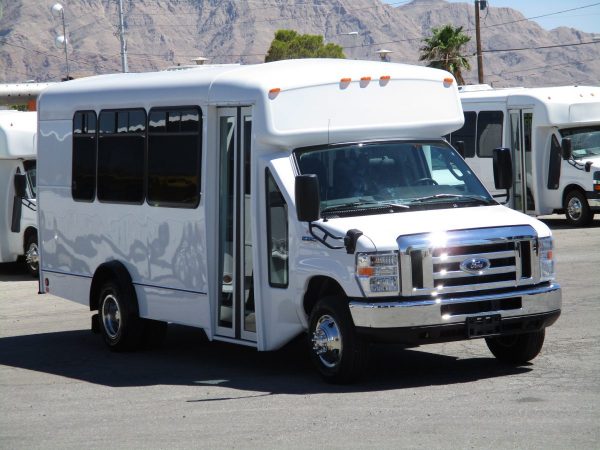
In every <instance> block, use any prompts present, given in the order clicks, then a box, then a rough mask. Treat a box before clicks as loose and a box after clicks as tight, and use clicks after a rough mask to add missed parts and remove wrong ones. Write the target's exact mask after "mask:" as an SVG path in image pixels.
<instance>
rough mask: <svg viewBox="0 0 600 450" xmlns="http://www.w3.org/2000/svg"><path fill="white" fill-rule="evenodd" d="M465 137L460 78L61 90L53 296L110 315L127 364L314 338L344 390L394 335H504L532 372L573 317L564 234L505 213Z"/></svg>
mask: <svg viewBox="0 0 600 450" xmlns="http://www.w3.org/2000/svg"><path fill="white" fill-rule="evenodd" d="M462 122H463V114H462V109H461V106H460V100H459V97H458V90H457V87H456V83H455V80H454V79H453V78H452V77H451V76H450V75H449V74H448V73H447V72H443V71H439V70H435V69H429V68H424V67H413V66H407V65H400V64H391V63H380V62H366V61H346V60H297V61H281V62H275V63H269V64H260V65H254V66H233V67H223V66H221V67H210V66H207V67H202V68H197V69H189V70H181V71H167V72H160V73H140V74H118V75H106V76H98V77H91V78H86V79H80V80H74V81H70V82H69V83H64V84H61V85H57V86H54V87H50V88H48V89H47V90H46V91H45V92H44V93H43V94H42V95H41V97H40V99H39V141H38V149H39V175H38V196H39V208H40V209H39V220H40V244H41V245H40V249H41V272H40V291H41V292H50V293H53V294H55V295H58V296H61V297H64V298H66V299H69V300H73V301H76V302H79V303H81V304H83V305H85V306H86V307H88V308H90V310H92V311H96V310H97V311H98V313H97V314H95V315H94V316H93V319H92V324H93V326H94V327H96V328H97V329H98V331H100V332H101V334H102V336H103V339H104V341H105V342H106V344H107V345H108V347H110V348H111V349H113V350H117V351H119V350H131V349H135V348H138V347H140V346H144V345H148V344H156V343H158V342H160V340H161V338H162V337H163V336H164V333H165V329H166V326H167V323H169V322H171V323H176V324H184V325H190V326H194V327H199V328H202V329H204V330H205V332H206V334H207V335H208V337H209V339H214V340H220V341H227V342H233V343H238V344H242V345H247V346H251V347H255V348H256V349H257V350H259V351H266V350H275V349H278V348H280V347H282V346H283V345H285V344H286V343H287V342H289V341H290V340H291V339H293V338H295V337H297V336H299V335H300V334H302V333H307V335H308V343H309V349H310V354H311V358H312V360H313V361H314V363H315V365H316V367H317V368H318V370H319V372H320V373H321V374H322V375H323V377H324V378H325V379H327V380H329V381H332V382H347V381H351V380H353V379H355V378H356V377H357V376H358V375H360V373H361V371H362V369H363V368H364V366H365V361H366V356H367V353H368V347H369V344H370V343H371V342H377V341H384V342H398V343H403V344H406V345H407V346H415V345H420V344H426V343H433V342H444V341H452V340H463V339H470V338H486V340H487V344H488V346H489V348H490V349H491V351H492V353H493V354H494V355H496V356H497V357H498V358H500V359H502V360H503V361H507V362H509V363H517V364H518V363H523V362H524V361H528V360H530V359H532V358H534V357H535V356H536V355H537V354H538V352H539V351H540V349H541V347H542V344H543V341H544V333H545V328H546V327H547V326H549V325H551V324H552V323H554V321H555V320H556V319H557V318H558V316H559V314H560V310H561V290H560V287H559V285H558V284H556V283H555V281H554V262H553V254H552V236H551V232H550V230H549V229H548V227H547V226H546V225H544V224H543V223H541V222H539V221H538V220H536V219H534V218H531V217H528V216H526V215H524V214H521V213H519V212H516V211H513V210H511V209H508V208H506V207H504V206H502V205H500V204H498V203H497V202H496V201H495V200H494V199H493V198H492V197H491V196H490V194H489V193H488V192H487V190H486V189H485V188H484V187H483V185H482V184H481V183H480V181H479V180H478V179H477V178H476V177H475V175H474V174H473V173H472V171H471V170H470V169H469V167H468V166H467V165H466V164H465V162H464V160H463V159H462V158H461V157H460V156H459V154H458V153H457V152H456V151H455V150H454V149H453V148H452V147H450V145H449V144H448V143H447V142H446V141H445V140H444V139H443V138H442V136H444V135H447V134H448V133H450V132H452V131H454V130H456V129H457V128H460V126H461V125H462ZM503 155H504V156H506V155H505V153H502V151H501V150H499V151H498V158H497V159H498V161H499V164H498V177H499V181H498V183H499V185H500V186H504V187H507V186H508V183H509V182H510V181H511V180H510V175H511V173H512V169H511V166H510V160H508V159H506V158H505V157H503Z"/></svg>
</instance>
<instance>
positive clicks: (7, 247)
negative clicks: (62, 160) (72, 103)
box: [0, 110, 38, 276]
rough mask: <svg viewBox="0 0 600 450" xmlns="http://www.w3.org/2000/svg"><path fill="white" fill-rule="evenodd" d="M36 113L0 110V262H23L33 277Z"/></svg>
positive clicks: (34, 271) (36, 261)
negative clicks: (21, 259) (22, 260)
mask: <svg viewBox="0 0 600 450" xmlns="http://www.w3.org/2000/svg"><path fill="white" fill-rule="evenodd" d="M36 130H37V113H35V112H23V111H13V110H3V111H0V263H7V262H15V261H17V260H18V259H19V258H23V259H24V260H25V263H26V266H27V269H28V270H29V271H30V272H31V273H32V274H33V275H34V276H37V270H38V251H37V212H36V198H35V197H36V185H35V183H36V180H35V179H36V150H35V144H36V137H35V136H36Z"/></svg>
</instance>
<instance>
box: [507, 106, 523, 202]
mask: <svg viewBox="0 0 600 450" xmlns="http://www.w3.org/2000/svg"><path fill="white" fill-rule="evenodd" d="M510 148H512V156H513V192H512V199H513V208H514V209H516V210H518V211H522V210H523V195H522V190H523V182H522V172H521V113H520V111H511V112H510Z"/></svg>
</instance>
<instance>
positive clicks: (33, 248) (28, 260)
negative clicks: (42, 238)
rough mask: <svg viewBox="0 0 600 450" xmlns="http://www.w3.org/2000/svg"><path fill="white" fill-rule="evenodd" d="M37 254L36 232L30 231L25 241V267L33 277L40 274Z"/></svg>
mask: <svg viewBox="0 0 600 450" xmlns="http://www.w3.org/2000/svg"><path fill="white" fill-rule="evenodd" d="M39 255H40V254H39V249H38V240H37V234H36V233H31V234H29V236H27V241H26V242H25V268H26V269H27V272H29V273H30V274H31V276H32V277H34V278H37V277H38V276H39V274H40V262H39V261H40V256H39Z"/></svg>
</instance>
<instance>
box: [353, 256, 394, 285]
mask: <svg viewBox="0 0 600 450" xmlns="http://www.w3.org/2000/svg"><path fill="white" fill-rule="evenodd" d="M356 277H357V279H358V282H359V283H360V285H361V287H362V290H363V292H364V293H365V295H389V294H397V293H399V291H400V281H399V279H398V254H397V253H396V252H391V253H358V254H357V255H356Z"/></svg>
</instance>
